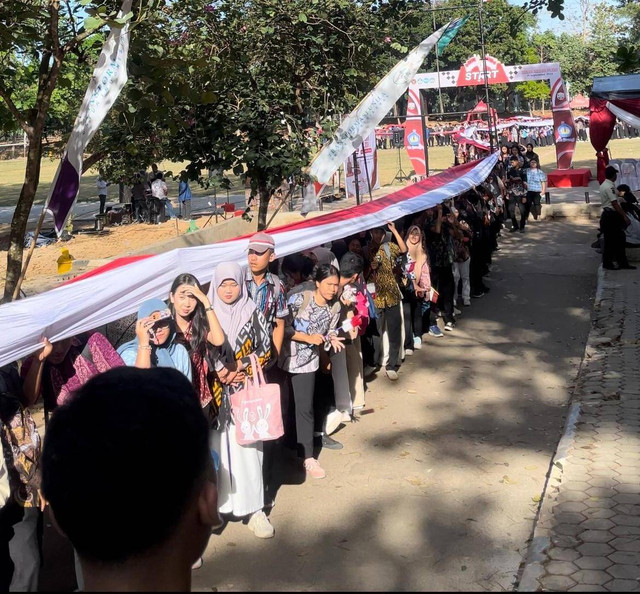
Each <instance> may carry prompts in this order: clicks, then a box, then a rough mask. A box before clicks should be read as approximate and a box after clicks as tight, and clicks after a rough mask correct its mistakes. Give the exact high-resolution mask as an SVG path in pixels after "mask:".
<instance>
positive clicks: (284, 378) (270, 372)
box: [262, 365, 295, 505]
mask: <svg viewBox="0 0 640 594" xmlns="http://www.w3.org/2000/svg"><path fill="white" fill-rule="evenodd" d="M265 376H266V378H265V379H266V381H267V383H270V384H278V385H279V386H280V406H281V408H282V425H283V427H284V435H283V436H282V437H281V438H280V439H272V440H270V441H263V442H262V452H263V461H262V480H263V484H264V502H265V505H269V504H271V503H273V501H274V500H275V497H276V493H277V492H278V489H279V488H280V485H281V484H282V472H281V471H282V469H281V467H280V463H281V462H282V459H283V452H282V448H283V445H285V444H287V443H289V442H288V441H287V440H290V439H291V435H292V434H295V422H294V421H293V419H292V415H291V411H290V406H289V399H290V392H291V383H290V379H289V375H288V374H287V372H286V371H283V370H282V369H280V368H279V367H278V366H276V365H274V366H273V367H270V368H269V369H267V371H266V372H265ZM293 443H295V441H294V442H293Z"/></svg>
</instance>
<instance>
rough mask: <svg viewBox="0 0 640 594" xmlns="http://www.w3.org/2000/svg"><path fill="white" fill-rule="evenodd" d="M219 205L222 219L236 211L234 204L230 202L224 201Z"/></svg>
mask: <svg viewBox="0 0 640 594" xmlns="http://www.w3.org/2000/svg"><path fill="white" fill-rule="evenodd" d="M220 207H221V208H222V212H223V215H222V216H223V218H224V219H226V218H227V216H228V215H231V216H233V215H234V213H235V211H236V207H235V205H233V204H231V203H230V202H225V203H224V204H221V205H220Z"/></svg>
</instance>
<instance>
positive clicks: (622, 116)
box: [607, 101, 640, 128]
mask: <svg viewBox="0 0 640 594" xmlns="http://www.w3.org/2000/svg"><path fill="white" fill-rule="evenodd" d="M607 109H608V110H609V111H610V112H611V113H612V114H613V115H614V116H616V117H617V118H618V119H619V120H621V121H623V122H624V123H625V124H629V125H630V126H633V127H634V128H640V117H638V116H637V115H634V114H632V113H631V112H629V111H626V110H624V109H622V108H621V107H618V106H617V105H616V104H615V103H611V101H607Z"/></svg>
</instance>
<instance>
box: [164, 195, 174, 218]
mask: <svg viewBox="0 0 640 594" xmlns="http://www.w3.org/2000/svg"><path fill="white" fill-rule="evenodd" d="M162 203H163V204H164V207H165V209H166V211H167V212H168V213H169V218H170V219H175V218H176V211H175V210H173V206H172V205H171V200H169V199H168V198H163V199H162Z"/></svg>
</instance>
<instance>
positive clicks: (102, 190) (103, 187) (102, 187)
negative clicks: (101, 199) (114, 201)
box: [98, 177, 109, 196]
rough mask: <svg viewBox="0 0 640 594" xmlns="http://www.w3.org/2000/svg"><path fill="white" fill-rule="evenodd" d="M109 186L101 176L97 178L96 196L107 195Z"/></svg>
mask: <svg viewBox="0 0 640 594" xmlns="http://www.w3.org/2000/svg"><path fill="white" fill-rule="evenodd" d="M108 187H109V186H108V185H107V182H106V181H105V180H103V179H102V178H101V177H99V178H98V196H108V195H109V190H108V189H107V188H108Z"/></svg>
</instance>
